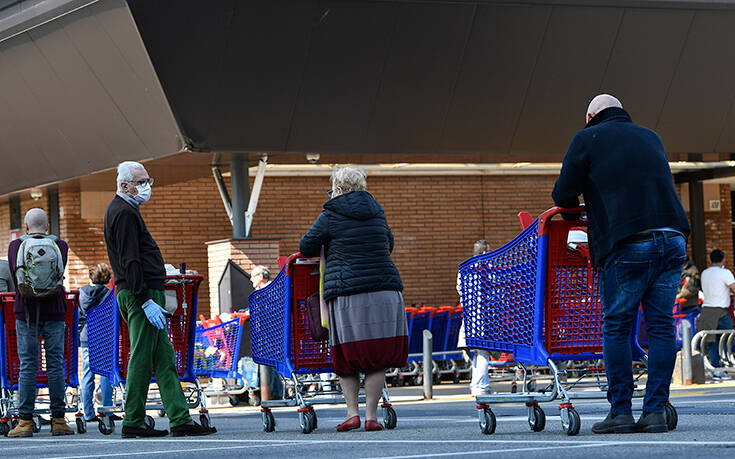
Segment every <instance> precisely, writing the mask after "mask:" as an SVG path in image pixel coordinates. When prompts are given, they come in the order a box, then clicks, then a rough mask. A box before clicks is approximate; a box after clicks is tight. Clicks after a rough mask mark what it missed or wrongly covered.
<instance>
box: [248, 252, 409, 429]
mask: <svg viewBox="0 0 735 459" xmlns="http://www.w3.org/2000/svg"><path fill="white" fill-rule="evenodd" d="M318 289H319V262H318V261H313V260H308V259H306V258H305V257H303V255H301V254H299V253H296V254H293V255H291V256H290V257H288V259H287V261H286V264H285V265H284V267H283V268H282V269H281V271H280V272H279V273H278V275H277V276H276V277H275V278H274V279H273V281H272V282H271V283H270V284H268V285H267V286H266V287H264V288H262V289H260V290H256V291H254V292H253V293H251V294H250V297H249V298H248V300H249V303H250V336H251V346H252V351H253V360H254V361H255V362H256V363H259V364H261V365H269V366H272V367H275V368H276V370H277V371H278V374H279V375H281V376H282V377H283V378H284V380H287V381H289V380H290V383H291V384H292V389H293V390H292V394H288V393H284V399H283V400H267V401H263V402H262V403H261V412H262V414H263V430H265V431H266V432H273V431H274V430H275V418H274V417H273V413H272V412H271V408H273V407H281V406H298V407H299V408H298V410H297V411H298V413H299V423H300V425H301V431H302V432H303V433H310V432H311V431H312V430H314V429H315V428H317V417H316V412H315V411H314V408H313V405H326V404H337V403H344V398H343V397H338V396H337V395H340V392H339V391H338V390H335V389H334V388H335V387H336V381H334V380H328V381H324V380H320V379H314V378H310V377H309V375H317V374H324V373H332V371H333V370H332V365H331V358H330V349H329V342H327V341H321V342H317V341H314V340H312V339H311V335H310V333H309V318H308V315H307V312H306V299H307V298H308V297H309V296H310V295H311V294H313V293H314V292H316V291H317V290H318ZM315 385H316V386H322V387H324V386H327V385H328V386H329V387H330V389H328V390H316V391H307V390H306V389H307V388H308V387H309V386H315ZM320 395H331V397H319V396H320ZM382 396H383V403H382V404H381V407H382V409H383V424H384V425H385V427H386V428H388V429H392V428H394V427H395V426H396V413H395V411H394V410H393V408H392V406H391V404H390V401H389V399H388V391H387V390H386V389H385V388H384V389H383V394H382ZM361 400H363V401H364V396H361Z"/></svg>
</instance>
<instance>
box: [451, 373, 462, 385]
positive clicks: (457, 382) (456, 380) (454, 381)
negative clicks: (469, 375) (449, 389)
mask: <svg viewBox="0 0 735 459" xmlns="http://www.w3.org/2000/svg"><path fill="white" fill-rule="evenodd" d="M460 380H461V378H460V376H459V373H455V374H454V376H452V382H453V383H454V384H459V381H460Z"/></svg>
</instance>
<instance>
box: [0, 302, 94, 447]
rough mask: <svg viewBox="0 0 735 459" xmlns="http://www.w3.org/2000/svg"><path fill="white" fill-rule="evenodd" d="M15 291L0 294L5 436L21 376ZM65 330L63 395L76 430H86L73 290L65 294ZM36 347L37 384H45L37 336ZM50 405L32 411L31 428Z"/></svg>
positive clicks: (14, 419)
mask: <svg viewBox="0 0 735 459" xmlns="http://www.w3.org/2000/svg"><path fill="white" fill-rule="evenodd" d="M14 305H15V293H2V294H0V308H2V311H1V312H0V330H2V333H0V367H2V369H1V370H0V375H1V376H0V381H1V382H2V395H1V396H0V431H1V432H2V434H3V435H4V436H7V435H8V432H9V431H10V429H11V428H13V427H15V425H16V424H17V423H18V407H17V406H16V403H17V401H16V399H15V397H14V396H15V393H16V392H17V391H18V380H19V376H20V359H19V358H18V342H17V336H16V328H15V313H14V312H13V306H14ZM64 320H65V322H66V331H65V333H64V358H63V360H62V366H63V368H64V384H65V386H66V389H67V390H69V389H71V394H69V393H67V395H70V397H65V399H66V412H67V413H75V417H76V425H77V432H78V433H85V432H86V431H87V429H86V423H85V421H84V415H83V413H82V406H81V403H80V400H81V396H80V393H79V392H80V391H79V376H78V369H79V366H78V364H79V359H78V352H79V351H78V347H79V333H78V328H77V327H78V322H79V292H78V291H76V290H75V291H72V292H69V293H67V294H66V316H65V318H64ZM38 346H39V350H38V358H39V365H38V373H37V374H36V387H37V388H39V389H41V388H48V374H47V373H46V355H45V349H44V345H43V340H42V339H41V340H39V344H38ZM44 402H45V400H44V398H43V397H37V398H36V406H38V405H39V404H44ZM49 413H51V410H50V409H49V408H36V409H35V410H34V411H33V431H34V432H39V431H40V430H41V419H40V417H39V415H40V414H49Z"/></svg>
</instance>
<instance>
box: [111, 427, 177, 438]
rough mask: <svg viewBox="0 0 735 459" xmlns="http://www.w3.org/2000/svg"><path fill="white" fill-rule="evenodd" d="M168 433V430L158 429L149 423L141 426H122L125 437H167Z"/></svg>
mask: <svg viewBox="0 0 735 459" xmlns="http://www.w3.org/2000/svg"><path fill="white" fill-rule="evenodd" d="M166 435H168V430H165V429H164V430H156V429H154V428H152V427H151V426H149V425H148V424H143V425H142V426H140V427H128V426H123V428H122V437H123V438H138V437H141V438H146V437H165V436H166Z"/></svg>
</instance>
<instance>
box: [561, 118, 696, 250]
mask: <svg viewBox="0 0 735 459" xmlns="http://www.w3.org/2000/svg"><path fill="white" fill-rule="evenodd" d="M580 194H582V195H583V196H584V202H585V206H586V210H587V218H588V223H589V244H590V251H591V252H592V262H593V263H594V264H603V262H604V260H605V258H606V257H607V256H608V255H609V254H610V252H611V251H612V250H613V248H614V247H615V244H617V243H618V242H619V241H621V240H622V239H625V238H626V237H628V236H630V235H633V234H635V233H638V232H640V231H645V230H650V229H654V228H665V227H669V228H673V229H675V230H677V231H680V232H681V233H682V234H684V236H687V237H688V236H689V231H690V228H689V222H688V220H687V216H686V213H685V212H684V208H683V207H682V206H681V201H680V200H679V196H678V195H677V194H676V190H675V189H674V181H673V178H672V176H671V169H670V168H669V162H668V160H667V158H666V151H665V150H664V145H663V143H662V142H661V138H660V137H659V136H658V134H656V133H655V132H653V131H652V130H650V129H647V128H645V127H642V126H638V125H637V124H634V123H633V122H632V120H631V118H630V115H628V112H626V111H625V110H623V109H622V108H616V107H611V108H606V109H605V110H602V111H601V112H600V113H598V114H597V115H596V116H595V117H594V118H592V119H591V120H590V122H589V123H588V124H587V126H586V127H585V128H584V129H582V130H581V131H579V132H577V134H576V135H575V136H574V138H573V139H572V142H571V144H570V145H569V149H568V150H567V153H566V155H565V156H564V163H563V165H562V168H561V173H560V174H559V179H558V180H557V181H556V185H555V186H554V191H553V192H552V197H553V198H554V203H555V204H556V205H557V206H562V207H575V206H577V205H579V199H578V196H579V195H580Z"/></svg>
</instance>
